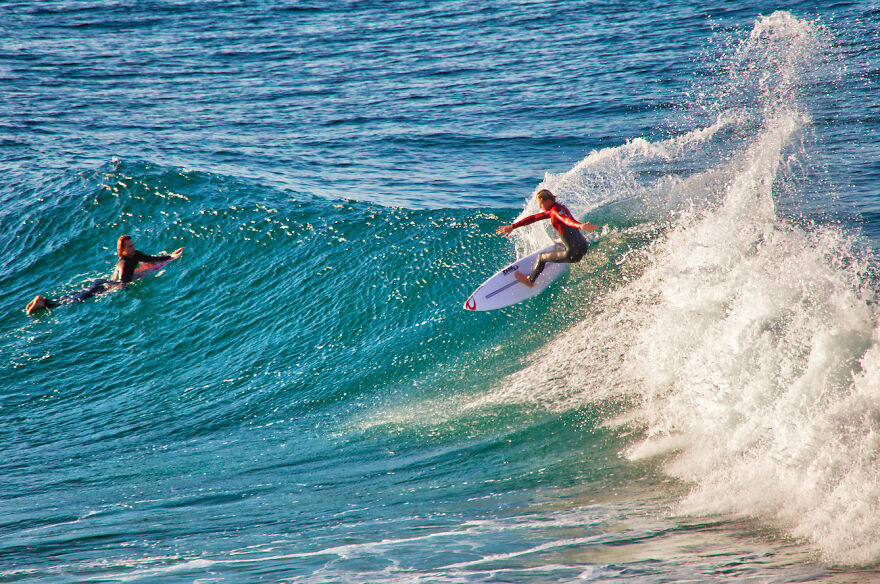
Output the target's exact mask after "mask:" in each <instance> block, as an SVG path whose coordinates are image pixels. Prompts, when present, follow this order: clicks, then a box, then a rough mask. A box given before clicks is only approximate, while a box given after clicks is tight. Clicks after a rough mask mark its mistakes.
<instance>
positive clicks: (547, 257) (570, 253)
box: [496, 189, 599, 288]
mask: <svg viewBox="0 0 880 584" xmlns="http://www.w3.org/2000/svg"><path fill="white" fill-rule="evenodd" d="M535 198H537V199H538V205H539V206H540V207H541V209H542V212H541V213H535V214H534V215H529V216H528V217H525V218H523V219H520V220H519V221H517V222H516V223H512V224H510V225H502V226H501V227H499V228H498V230H497V231H496V233H497V234H498V235H505V236H506V235H510V233H511V232H512V231H513V230H514V229H517V228H519V227H525V226H526V225H531V224H532V223H535V222H536V221H542V220H544V219H550V224H551V225H553V228H554V229H556V231H557V232H558V233H559V236H560V238H561V239H562V244H563V246H564V249H559V250H554V251H548V252H545V253H542V254H541V255H539V256H538V260H537V261H536V262H535V267H534V268H532V273H531V274H529V275H528V276H527V275H525V274H523V273H522V272H519V271H517V272H516V273H515V274H514V276H515V277H516V279H517V281H519V282H521V283H522V284H525V285H526V286H528V287H529V288H531V287H532V286H534V285H535V281H536V280H537V279H538V276H540V275H541V272H543V271H544V266H545V265H546V264H547V262H558V263H569V264H575V263H577V262H579V261H581V259H583V257H584V254H586V253H587V240H586V239H584V235H583V234H582V233H581V230H583V231H596V230H597V229H599V226H598V225H593V224H592V223H581V222H580V221H578V220H577V219H575V218H574V216H572V214H571V211H569V210H568V208H567V207H566V206H565V205H563V204H561V203H557V202H556V195H554V194H553V193H551V192H550V191H549V190H547V189H542V190H540V191H538V192H537V194H535Z"/></svg>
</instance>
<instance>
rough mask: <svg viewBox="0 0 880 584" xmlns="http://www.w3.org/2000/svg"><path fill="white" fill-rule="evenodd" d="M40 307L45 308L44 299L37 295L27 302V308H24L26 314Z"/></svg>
mask: <svg viewBox="0 0 880 584" xmlns="http://www.w3.org/2000/svg"><path fill="white" fill-rule="evenodd" d="M41 308H46V299H45V298H43V297H42V296H39V295H38V296H37V297H36V298H34V299H33V300H31V301H30V302H28V305H27V308H26V309H25V310H26V311H27V313H28V314H33V313H34V312H36V311H38V310H40V309H41Z"/></svg>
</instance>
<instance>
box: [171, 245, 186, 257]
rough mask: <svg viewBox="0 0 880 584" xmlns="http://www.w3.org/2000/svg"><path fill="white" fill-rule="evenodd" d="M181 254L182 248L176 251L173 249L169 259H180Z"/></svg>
mask: <svg viewBox="0 0 880 584" xmlns="http://www.w3.org/2000/svg"><path fill="white" fill-rule="evenodd" d="M182 253H183V248H182V247H181V248H178V249H175V250H174V251H172V252H171V257H172V258H174V259H177V258H179V257H180V254H182Z"/></svg>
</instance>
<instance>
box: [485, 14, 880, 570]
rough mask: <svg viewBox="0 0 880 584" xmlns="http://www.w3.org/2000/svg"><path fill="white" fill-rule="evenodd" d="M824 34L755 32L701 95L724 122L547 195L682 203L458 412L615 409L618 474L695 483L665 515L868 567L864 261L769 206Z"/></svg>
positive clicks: (875, 535) (873, 473) (875, 361)
mask: <svg viewBox="0 0 880 584" xmlns="http://www.w3.org/2000/svg"><path fill="white" fill-rule="evenodd" d="M824 34H825V33H824V32H823V31H822V30H821V28H820V27H818V26H817V25H815V24H814V23H809V22H804V21H801V20H798V19H797V18H795V17H793V16H792V15H790V14H788V13H785V12H777V13H774V14H772V15H770V16H768V17H762V18H761V19H759V20H758V21H757V22H756V23H755V26H754V28H753V30H752V31H751V34H750V35H749V36H748V38H746V39H745V40H744V41H743V42H742V44H741V45H740V47H739V48H738V50H737V51H736V53H735V55H734V59H733V65H732V66H731V69H730V71H729V79H728V81H727V86H725V87H722V88H721V89H720V90H718V91H717V92H716V94H715V95H716V96H717V97H718V99H719V101H721V102H724V103H726V104H728V105H730V111H732V112H739V113H737V114H731V116H724V115H721V116H720V117H719V118H718V121H717V122H716V124H714V125H712V126H710V127H708V128H705V129H702V130H697V131H695V132H692V133H690V134H686V135H683V136H681V137H680V138H677V139H670V140H667V141H665V142H661V143H658V144H650V143H647V142H646V141H644V140H633V141H631V142H629V143H627V144H625V145H624V146H621V147H620V148H617V149H608V150H604V151H601V152H597V153H593V154H591V155H590V156H588V157H587V158H586V159H585V160H583V161H582V162H581V163H579V164H578V165H577V166H576V167H574V168H573V169H572V170H571V171H570V172H569V173H566V174H565V175H561V176H548V177H547V179H546V180H545V182H544V185H546V186H549V188H551V189H552V188H554V187H555V188H556V189H558V190H559V191H561V194H563V195H568V196H569V197H571V198H572V199H573V200H575V206H579V208H580V210H581V211H582V210H583V209H584V208H588V207H589V205H590V204H591V203H592V204H600V203H602V202H607V201H608V200H609V198H610V197H609V196H608V195H607V194H600V195H599V196H598V197H597V198H595V199H590V198H589V197H588V196H587V195H586V194H585V193H587V192H596V190H597V189H596V185H599V186H600V187H601V184H600V180H599V179H597V178H596V175H595V173H597V172H604V173H609V174H610V178H607V179H606V184H607V185H615V186H614V188H616V189H619V191H622V193H623V194H622V196H624V197H630V198H638V197H642V198H645V199H651V198H652V197H653V198H654V199H656V198H657V197H660V196H661V192H662V193H663V194H662V196H663V197H665V198H664V201H665V202H666V203H668V202H669V201H672V200H676V199H677V197H680V196H685V195H686V196H688V197H690V200H691V201H693V205H692V206H691V207H689V208H688V207H679V208H678V210H677V212H675V213H674V214H671V215H670V217H671V218H670V219H669V227H668V228H667V229H664V230H662V235H661V236H659V237H657V238H656V239H654V240H653V241H652V242H651V243H650V244H649V245H647V246H645V247H644V248H643V249H642V253H641V254H636V255H632V256H631V257H628V258H625V263H626V264H627V265H626V266H625V268H626V269H625V270H624V277H623V279H622V281H620V282H618V283H617V284H616V285H614V286H612V287H611V290H610V291H609V292H608V293H607V294H606V295H605V297H604V298H603V299H602V300H601V301H600V302H598V303H597V304H596V306H595V307H594V313H593V314H591V315H590V316H589V317H588V318H586V319H585V320H584V321H583V322H581V323H579V324H578V325H576V326H575V327H573V328H572V329H571V330H569V331H566V332H565V333H563V334H561V335H560V336H559V337H558V338H556V339H554V341H553V342H551V343H549V344H548V345H546V346H545V347H543V348H542V349H541V350H540V351H538V352H537V353H536V354H535V355H534V356H533V359H532V362H531V364H530V365H529V366H528V367H526V368H525V369H523V370H522V371H520V372H518V373H516V374H514V375H512V376H509V377H508V378H506V379H505V380H504V381H503V382H502V383H500V384H499V386H498V388H497V389H496V390H495V391H493V392H490V393H489V394H488V395H485V396H482V397H481V398H480V399H479V400H477V402H475V403H474V405H489V404H492V403H496V404H497V403H514V402H519V403H534V404H538V405H542V406H544V407H547V408H550V409H567V408H574V407H582V406H583V405H585V404H587V403H595V402H600V401H603V400H616V401H617V402H618V404H625V406H624V409H623V413H622V415H621V416H620V417H619V418H618V419H616V420H614V421H612V422H610V423H614V424H631V425H633V426H635V427H637V428H639V429H640V431H641V432H643V434H642V439H640V441H639V443H638V444H635V445H633V446H632V447H631V448H630V449H629V451H628V454H629V456H630V457H632V458H641V457H646V456H654V455H657V454H664V455H666V456H667V458H666V459H665V460H667V463H666V468H667V470H668V472H669V473H670V474H673V475H675V476H678V477H681V478H683V479H686V480H687V481H690V482H691V483H692V484H693V488H692V490H691V491H690V493H689V495H688V496H687V497H686V498H685V499H684V500H682V501H681V502H680V504H679V511H680V512H681V513H686V514H688V513H696V514H714V513H732V514H742V515H747V516H753V517H758V518H761V519H762V520H764V521H766V522H767V523H769V524H771V525H774V526H776V527H778V528H780V529H783V530H786V531H787V532H788V533H790V534H792V535H794V536H796V537H803V538H806V539H808V540H810V541H812V542H813V543H814V544H815V545H816V547H817V548H818V549H819V550H821V552H822V553H823V554H824V556H825V557H826V559H828V560H829V561H832V562H841V563H871V562H876V561H878V560H880V530H878V529H877V526H878V525H880V343H878V340H880V326H878V315H877V314H876V312H875V309H874V303H873V300H874V298H873V296H874V292H873V284H874V282H875V281H876V277H875V275H876V273H877V270H876V265H875V264H876V262H875V258H874V256H873V254H872V253H871V252H870V251H869V250H868V249H867V246H866V245H865V244H864V242H863V241H862V240H861V239H860V238H858V237H857V236H855V235H852V234H849V233H847V232H845V231H843V230H841V229H840V228H839V227H837V226H834V225H816V224H810V223H807V222H802V221H798V222H793V221H791V220H787V219H785V218H784V217H781V216H780V214H779V211H778V209H777V204H776V201H775V198H774V195H775V194H776V193H777V192H778V191H781V190H786V189H788V190H790V189H791V188H792V187H791V185H789V184H788V180H789V177H788V176H787V174H786V172H787V171H788V170H787V169H788V167H789V164H788V162H789V160H790V159H791V158H792V157H794V156H797V157H799V158H805V157H807V155H806V153H805V152H804V151H803V146H802V139H801V138H802V136H801V135H802V133H803V130H804V129H805V128H806V127H808V125H809V124H810V117H809V115H807V114H806V113H804V111H803V109H804V108H803V105H802V99H801V97H802V96H801V95H800V91H801V89H800V87H801V85H802V83H801V81H802V79H803V77H804V76H805V75H807V74H808V73H807V72H808V71H811V70H815V69H816V68H818V64H820V62H821V60H822V59H823V58H824V57H823V56H822V55H823V52H824V51H827V50H828V46H827V44H825V42H824ZM814 73H815V71H813V72H812V73H809V74H814ZM744 107H746V108H747V110H748V111H749V112H750V114H749V115H740V113H741V112H742V111H743V108H744ZM725 124H733V125H735V126H737V125H738V126H740V127H739V128H738V129H737V130H736V131H735V132H734V134H735V135H748V136H749V138H748V139H747V140H745V141H741V142H737V143H734V141H731V144H732V147H731V148H730V149H729V150H728V151H727V154H728V156H722V157H720V158H718V159H717V160H716V161H715V162H714V163H712V164H709V165H707V166H706V167H705V168H704V169H703V170H701V171H699V172H696V173H693V174H691V175H689V176H683V175H676V174H675V173H674V172H670V176H668V177H665V178H660V179H653V180H654V182H650V181H646V180H644V179H643V178H641V176H640V174H639V168H640V166H643V165H644V164H645V163H646V162H648V163H650V162H656V163H662V162H663V161H664V160H665V161H666V162H665V163H666V164H670V165H672V166H674V164H673V163H674V162H675V161H676V160H678V159H681V158H682V157H685V158H686V157H694V159H695V160H696V159H700V158H701V155H702V154H704V153H705V151H706V149H707V148H708V146H709V144H710V142H711V141H712V140H713V139H714V137H716V136H718V135H719V130H722V127H723V126H724V125H725ZM721 133H724V132H721ZM544 185H542V186H544ZM661 187H662V188H661ZM609 188H610V186H609ZM598 190H599V191H601V188H599V189H598ZM609 192H610V191H609ZM668 193H673V194H671V195H670V194H668ZM676 193H677V194H676ZM672 207H674V205H673V206H672ZM672 207H668V208H669V209H671V208H672Z"/></svg>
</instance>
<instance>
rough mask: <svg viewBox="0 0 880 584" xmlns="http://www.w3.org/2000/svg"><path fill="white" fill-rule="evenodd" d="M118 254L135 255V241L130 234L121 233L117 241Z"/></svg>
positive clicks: (120, 255) (121, 255)
mask: <svg viewBox="0 0 880 584" xmlns="http://www.w3.org/2000/svg"><path fill="white" fill-rule="evenodd" d="M116 255H118V256H119V257H123V256H132V255H134V242H133V241H132V240H131V236H130V235H120V236H119V239H118V240H117V241H116Z"/></svg>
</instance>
